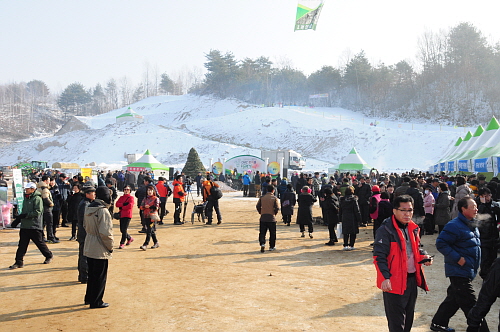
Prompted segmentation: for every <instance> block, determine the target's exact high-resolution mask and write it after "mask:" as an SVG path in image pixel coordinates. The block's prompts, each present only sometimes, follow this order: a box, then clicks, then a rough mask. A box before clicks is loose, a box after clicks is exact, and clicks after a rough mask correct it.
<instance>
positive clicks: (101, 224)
mask: <svg viewBox="0 0 500 332" xmlns="http://www.w3.org/2000/svg"><path fill="white" fill-rule="evenodd" d="M120 174H122V175H124V176H123V177H122V176H120ZM129 174H131V175H129ZM152 175H153V174H151V173H150V174H148V173H146V172H140V173H139V174H138V176H137V181H142V182H141V183H136V182H135V175H134V174H133V173H131V172H130V173H129V172H128V171H127V172H122V171H115V172H114V173H111V172H108V173H107V174H104V172H99V174H98V176H97V184H96V183H94V181H92V179H90V178H86V179H84V178H83V177H82V176H81V175H80V174H78V175H75V176H74V177H73V178H71V179H69V178H68V177H67V176H66V174H65V173H61V172H58V171H52V170H44V171H34V172H33V173H32V174H30V175H29V177H28V182H27V183H26V184H25V185H24V191H25V193H24V200H23V207H22V211H18V212H17V213H15V218H14V220H13V222H12V223H11V227H13V228H15V227H17V226H20V233H19V237H20V239H19V245H18V249H17V252H16V256H15V262H14V264H12V265H11V266H9V269H11V270H14V269H19V268H23V267H24V256H25V254H26V252H27V249H28V245H29V242H30V241H33V243H35V245H36V246H37V248H38V249H39V250H40V252H41V253H42V254H43V255H44V257H45V260H44V262H43V263H44V264H50V263H51V262H52V260H53V258H54V255H53V253H52V252H51V251H50V249H49V247H48V244H50V245H52V244H57V243H60V239H59V237H57V236H56V235H57V228H59V227H71V237H70V238H69V240H70V241H77V242H78V246H79V254H78V262H77V266H78V281H79V282H81V283H83V284H87V291H86V294H85V297H84V303H85V304H86V305H89V306H90V308H106V307H108V306H109V303H106V302H104V301H103V296H104V290H105V286H106V279H107V270H108V260H109V259H110V258H111V257H112V253H113V250H114V237H113V219H118V220H119V225H120V233H121V239H120V244H119V246H118V249H124V248H125V247H126V246H129V245H130V244H131V243H132V242H133V241H134V238H133V237H132V236H131V235H130V234H129V233H128V227H129V225H130V222H131V220H132V214H133V208H134V206H137V208H138V210H139V215H140V219H141V225H142V230H141V231H139V232H140V233H145V239H144V242H143V244H142V245H141V246H140V247H139V248H140V249H142V250H147V249H148V246H149V243H150V241H153V245H152V246H151V247H150V248H151V249H156V248H159V247H160V244H159V241H158V238H157V235H156V225H157V224H158V225H162V224H163V220H164V217H165V216H166V215H167V214H168V213H169V211H168V210H167V209H166V203H167V198H168V197H170V196H171V195H172V196H173V203H174V205H175V212H174V225H182V224H183V223H184V222H183V220H182V219H181V213H182V209H183V208H184V210H185V209H186V208H187V206H186V204H183V203H184V202H185V200H186V197H187V196H188V195H189V194H190V193H191V188H190V187H191V184H192V181H191V180H190V179H189V176H185V175H184V174H179V173H177V174H175V178H174V181H172V183H171V184H169V183H168V181H167V180H166V179H165V178H163V177H159V178H158V181H154V180H153V178H152ZM200 175H201V173H200ZM0 178H2V185H3V184H5V185H7V183H6V182H5V181H3V174H0ZM200 180H201V186H200V188H199V189H200V191H202V195H203V198H202V199H203V202H204V203H203V206H204V214H205V215H206V216H207V222H206V224H207V225H211V224H212V219H213V213H214V211H215V214H216V218H217V224H221V223H222V214H221V212H220V209H219V202H218V200H219V198H220V195H221V194H219V193H221V191H220V189H219V185H218V184H217V183H216V182H215V181H214V180H213V175H212V174H210V173H207V174H205V175H204V176H200ZM131 181H133V183H132V182H131ZM136 185H137V190H135V194H134V195H132V191H133V188H136ZM119 191H122V192H123V193H122V194H121V195H120V197H119V198H118V192H119ZM200 191H199V192H200ZM115 206H116V208H117V209H118V212H116V213H115V212H114V211H115V210H114V208H115Z"/></svg>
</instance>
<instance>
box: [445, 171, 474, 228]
mask: <svg viewBox="0 0 500 332" xmlns="http://www.w3.org/2000/svg"><path fill="white" fill-rule="evenodd" d="M456 182H457V192H456V193H455V201H456V202H458V201H459V200H461V199H462V198H464V197H466V196H471V197H472V196H473V195H474V194H473V192H472V189H470V187H469V184H467V182H466V181H465V178H464V177H463V176H457V177H456ZM436 203H437V198H436ZM457 216H458V207H457V205H456V204H453V207H452V209H451V216H450V217H451V218H450V219H455V218H456V217H457Z"/></svg>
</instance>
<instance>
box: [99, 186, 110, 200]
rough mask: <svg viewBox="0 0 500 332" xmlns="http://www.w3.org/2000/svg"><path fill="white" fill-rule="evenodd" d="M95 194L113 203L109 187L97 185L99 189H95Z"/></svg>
mask: <svg viewBox="0 0 500 332" xmlns="http://www.w3.org/2000/svg"><path fill="white" fill-rule="evenodd" d="M95 196H96V198H97V199H100V200H101V201H103V202H104V203H106V204H111V195H110V193H109V188H108V187H103V186H101V187H97V190H96V191H95Z"/></svg>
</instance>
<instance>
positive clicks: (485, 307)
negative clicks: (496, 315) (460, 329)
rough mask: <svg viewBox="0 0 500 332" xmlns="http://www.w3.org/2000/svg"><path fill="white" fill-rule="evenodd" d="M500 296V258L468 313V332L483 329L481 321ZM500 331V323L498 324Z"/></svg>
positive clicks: (492, 267)
mask: <svg viewBox="0 0 500 332" xmlns="http://www.w3.org/2000/svg"><path fill="white" fill-rule="evenodd" d="M497 297H500V258H497V259H496V260H495V262H494V263H493V265H492V266H491V269H490V272H489V273H488V276H487V277H486V280H485V281H484V283H483V286H482V287H481V290H480V291H479V296H478V297H477V302H476V304H475V305H474V307H472V309H471V310H470V311H469V314H468V315H467V325H468V327H467V332H479V331H481V328H480V326H481V322H482V321H483V319H484V317H486V314H487V313H488V312H489V311H490V309H491V305H492V304H493V303H495V301H496V299H497ZM498 331H500V323H499V325H498Z"/></svg>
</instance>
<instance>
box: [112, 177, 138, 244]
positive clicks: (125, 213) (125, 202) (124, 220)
mask: <svg viewBox="0 0 500 332" xmlns="http://www.w3.org/2000/svg"><path fill="white" fill-rule="evenodd" d="M131 192H132V188H131V187H130V186H129V185H125V187H123V195H122V196H121V197H120V198H118V201H117V202H116V207H117V208H118V209H120V233H121V234H122V237H121V239H120V246H119V247H118V249H123V248H125V244H126V245H127V246H128V245H130V244H131V243H132V242H133V241H134V238H133V237H132V236H130V234H128V226H129V225H130V220H131V219H132V210H133V208H134V196H132V195H131Z"/></svg>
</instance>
